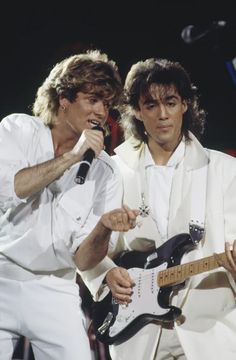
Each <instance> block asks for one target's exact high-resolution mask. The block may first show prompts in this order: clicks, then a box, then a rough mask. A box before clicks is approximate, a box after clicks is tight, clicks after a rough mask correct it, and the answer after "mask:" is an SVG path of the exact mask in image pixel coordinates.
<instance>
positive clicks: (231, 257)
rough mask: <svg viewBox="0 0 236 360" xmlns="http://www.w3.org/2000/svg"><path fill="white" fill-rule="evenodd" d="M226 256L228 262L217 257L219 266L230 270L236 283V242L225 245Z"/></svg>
mask: <svg viewBox="0 0 236 360" xmlns="http://www.w3.org/2000/svg"><path fill="white" fill-rule="evenodd" d="M225 255H226V260H227V261H222V260H221V259H220V257H219V256H218V257H216V259H217V262H218V264H219V266H222V267H224V268H225V269H226V270H228V271H229V272H230V273H231V275H232V276H233V278H234V280H235V281H236V240H234V242H233V244H232V245H231V244H230V243H229V242H226V243H225Z"/></svg>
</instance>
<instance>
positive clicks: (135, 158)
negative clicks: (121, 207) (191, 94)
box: [83, 134, 236, 360]
mask: <svg viewBox="0 0 236 360" xmlns="http://www.w3.org/2000/svg"><path fill="white" fill-rule="evenodd" d="M190 136H191V139H192V141H191V142H190V143H188V144H186V153H185V158H184V161H183V162H182V163H181V164H180V166H178V167H177V168H176V170H175V174H174V178H173V184H172V190H171V197H170V214H169V224H168V238H171V237H172V236H174V235H177V234H180V233H186V232H189V222H190V220H191V219H190V205H189V204H190V201H191V184H192V178H193V176H194V170H196V169H198V168H201V167H203V166H206V165H208V181H207V200H206V220H205V236H204V239H203V240H202V241H201V242H200V244H199V246H198V247H197V249H196V250H193V251H191V252H190V253H188V254H185V255H184V257H183V259H182V261H181V263H183V262H184V263H186V262H189V261H192V260H194V259H201V258H204V257H207V256H211V255H213V254H214V253H221V252H223V251H224V244H225V241H228V242H230V243H232V242H233V241H234V239H236V221H235V220H236V159H235V158H233V157H231V156H229V155H226V154H223V153H221V152H218V151H214V150H206V149H204V148H203V147H202V146H201V144H200V143H199V142H198V141H197V139H196V138H195V137H194V136H193V135H192V134H190ZM134 144H135V140H134V139H132V138H130V139H129V140H127V141H126V142H124V143H123V144H121V145H120V146H119V147H118V148H117V149H116V150H115V152H116V156H115V157H114V159H115V161H116V162H117V164H118V166H119V168H120V170H121V172H122V175H123V181H124V203H125V204H127V205H128V206H129V207H131V208H138V206H139V205H140V193H141V184H140V176H139V173H138V172H139V167H138V164H139V159H140V157H142V156H143V147H141V148H139V149H138V150H135V149H134V147H133V145H134ZM199 191H200V189H199ZM159 241H160V239H159V233H158V231H157V228H156V224H155V223H154V221H153V220H152V219H151V217H147V218H146V220H145V221H143V223H142V225H141V226H140V227H136V228H135V229H134V230H131V231H129V232H128V233H125V234H124V236H121V237H120V238H119V240H118V242H117V243H116V244H115V243H113V244H111V250H112V255H114V254H115V253H117V252H119V251H120V250H121V249H129V250H132V249H136V250H140V251H145V250H148V249H151V248H153V247H155V246H156V244H157V243H159ZM112 267H114V263H112V261H111V259H109V258H105V259H104V260H103V261H102V263H100V264H99V265H98V266H97V267H96V268H94V269H93V270H92V271H90V272H87V273H83V278H84V281H85V282H86V284H87V286H88V287H89V289H90V291H91V292H92V294H93V295H94V297H95V298H98V295H99V292H98V290H99V286H100V285H101V281H102V279H103V277H104V275H105V273H106V271H108V269H110V268H112ZM230 284H231V285H230ZM100 289H101V288H100ZM235 289H236V287H235V283H234V281H233V279H232V277H231V275H230V274H228V273H227V272H226V271H225V270H224V268H218V269H215V270H212V271H211V272H204V273H202V274H199V275H196V276H193V277H192V278H191V279H190V280H189V281H188V282H187V283H186V287H185V288H184V289H183V290H180V291H179V292H178V296H176V297H175V298H174V299H173V301H174V302H175V304H176V305H177V306H178V307H180V308H181V309H182V313H183V315H184V317H185V322H184V323H183V324H181V325H177V324H176V325H175V328H176V331H177V333H178V337H179V339H180V342H181V344H182V347H183V349H184V352H185V354H186V356H187V359H188V360H198V359H199V356H200V357H201V359H203V360H208V359H214V360H222V359H227V360H235V359H236V308H235ZM158 336H159V326H158V325H154V324H149V325H146V326H145V327H144V328H142V329H141V330H140V331H139V332H138V333H137V334H136V335H134V336H133V337H132V338H131V339H130V340H129V341H126V342H124V343H122V344H121V345H117V346H115V349H116V350H117V351H116V352H117V357H115V358H116V359H126V358H127V354H128V353H129V352H130V353H132V358H133V359H135V360H151V359H153V358H154V357H153V356H154V355H153V354H154V353H155V348H156V345H157V341H158Z"/></svg>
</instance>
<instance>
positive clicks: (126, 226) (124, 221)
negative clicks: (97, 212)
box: [100, 205, 139, 231]
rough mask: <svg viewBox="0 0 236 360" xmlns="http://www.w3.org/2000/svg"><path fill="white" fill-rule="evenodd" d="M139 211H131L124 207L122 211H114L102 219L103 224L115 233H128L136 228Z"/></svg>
mask: <svg viewBox="0 0 236 360" xmlns="http://www.w3.org/2000/svg"><path fill="white" fill-rule="evenodd" d="M138 214H139V211H138V210H131V209H130V208H129V207H128V206H126V205H124V206H123V207H122V208H120V209H115V210H112V211H110V212H108V213H106V214H104V215H102V217H101V220H100V222H101V224H102V225H103V226H104V227H105V228H107V229H110V230H113V231H128V230H130V229H133V228H134V227H135V226H136V217H137V216H138Z"/></svg>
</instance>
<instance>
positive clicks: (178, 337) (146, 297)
mask: <svg viewBox="0 0 236 360" xmlns="http://www.w3.org/2000/svg"><path fill="white" fill-rule="evenodd" d="M204 122H205V112H204V111H203V110H202V109H201V108H200V105H199V99H198V94H197V90H196V87H195V86H193V84H192V83H191V80H190V77H189V75H188V73H187V71H186V70H185V69H184V68H183V67H182V66H181V64H179V63H178V62H174V61H169V60H166V59H155V58H151V59H147V60H145V61H139V62H138V63H136V64H135V65H133V66H132V67H131V69H130V71H129V73H128V75H127V78H126V82H125V103H124V104H123V108H122V116H121V125H122V127H123V130H124V134H125V142H124V143H122V144H121V145H119V146H118V147H117V148H116V149H115V153H116V155H115V157H114V159H115V161H116V163H117V165H118V167H119V168H120V170H121V172H122V175H123V182H124V203H125V204H127V205H128V206H130V207H131V208H139V211H140V213H139V216H138V218H137V226H136V227H135V228H134V229H131V230H130V231H128V232H127V233H121V234H120V237H119V241H118V242H111V244H110V249H109V256H110V258H109V259H108V260H107V266H106V267H105V265H104V268H103V270H104V272H103V276H104V277H105V281H103V284H102V287H100V288H99V282H98V281H96V280H97V279H102V278H103V277H102V274H101V273H99V270H100V268H99V269H98V268H97V269H98V271H97V277H96V268H95V269H93V270H92V275H91V272H88V273H87V274H86V273H85V274H84V279H85V281H86V282H87V284H88V286H89V287H90V289H91V292H93V294H94V299H95V300H102V301H101V302H100V303H99V302H97V303H96V306H98V307H99V306H100V309H102V304H103V302H104V301H107V300H106V299H107V298H108V296H109V294H108V295H107V296H106V297H105V299H102V297H101V290H102V289H103V288H104V287H105V284H106V285H108V287H109V289H110V291H111V294H112V299H113V300H112V306H111V307H110V308H109V311H110V312H109V317H108V319H109V321H110V323H109V324H108V325H109V326H108V325H107V322H106V321H104V322H102V321H101V324H100V326H97V328H96V334H97V336H98V337H100V338H101V340H104V339H105V341H107V342H108V343H109V344H113V345H111V346H110V353H111V356H112V359H113V360H118V359H119V360H126V359H127V354H131V355H129V356H131V357H132V359H135V360H154V359H155V360H164V359H165V360H167V359H188V360H198V359H199V358H201V359H203V360H208V359H210V358H212V359H213V358H214V359H217V360H220V359H223V358H225V359H227V360H229V359H230V360H233V359H234V358H235V356H236V342H235V335H236V327H235V324H236V310H235V290H236V286H235V280H236V241H235V239H236V221H235V217H236V196H235V194H236V159H235V158H233V157H231V156H228V155H226V154H223V153H221V152H218V151H213V150H209V149H205V148H203V146H202V145H201V144H200V142H199V140H198V139H199V138H200V136H201V134H202V133H203V130H204ZM197 138H198V139H197ZM156 249H157V251H156ZM123 250H128V251H129V252H128V253H127V254H126V257H124V256H123V257H121V259H120V260H119V261H118V263H116V264H115V263H114V262H113V264H111V263H110V262H111V259H113V258H115V257H116V256H117V254H119V253H120V252H121V251H123ZM133 250H134V251H133ZM130 251H131V253H130ZM214 253H217V254H218V253H221V255H214ZM131 255H132V256H131ZM205 258H206V259H207V260H202V259H205ZM195 260H197V261H196V262H194V261H195ZM180 262H181V263H188V264H189V268H188V267H187V266H185V267H181V265H180ZM103 264H105V260H104V262H103ZM117 265H118V266H117ZM137 268H141V270H138V269H137ZM167 268H168V269H167ZM169 268H170V269H169ZM128 269H129V270H128ZM165 269H167V270H169V272H167V271H166V272H164V273H163V275H162V273H161V271H162V270H165ZM98 275H99V276H98ZM159 275H160V276H159ZM192 275H195V276H192ZM158 276H159V277H158ZM160 278H161V280H162V282H161V280H160ZM178 283H180V286H178ZM161 284H162V285H161ZM167 285H169V286H167ZM174 285H175V286H174ZM172 286H173V287H172ZM104 294H105V295H106V293H105V292H104ZM99 296H100V297H99ZM99 304H100V305H99ZM107 307H108V305H107ZM95 309H96V307H95ZM100 313H102V311H100ZM105 320H107V319H105ZM95 325H99V321H98V322H97V320H96V321H95ZM223 339H224V340H223Z"/></svg>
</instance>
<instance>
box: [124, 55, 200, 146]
mask: <svg viewBox="0 0 236 360" xmlns="http://www.w3.org/2000/svg"><path fill="white" fill-rule="evenodd" d="M152 84H157V85H160V86H161V87H162V88H164V89H168V88H169V87H171V86H174V88H175V89H176V91H177V92H178V94H179V95H180V97H181V99H182V100H185V101H186V103H187V105H188V109H187V111H186V112H185V113H184V115H183V125H182V133H183V134H184V135H185V137H186V139H187V140H190V139H189V134H188V130H190V131H191V132H193V134H194V135H195V136H196V137H197V138H198V139H199V138H200V137H201V135H202V134H203V132H204V125H205V118H206V113H205V111H204V110H203V109H200V106H199V96H198V94H197V88H196V87H195V86H194V85H193V84H192V83H191V80H190V76H189V74H188V73H187V71H186V70H185V69H184V68H183V66H182V65H181V64H180V63H178V62H174V61H170V60H167V59H158V58H150V59H147V60H145V61H139V62H137V63H136V64H134V65H132V67H131V69H130V71H129V72H128V74H127V77H126V81H125V86H124V99H123V103H122V106H121V107H120V114H121V118H120V125H121V127H122V129H123V131H124V137H125V139H127V138H128V137H129V136H131V135H133V136H134V137H135V138H136V139H137V140H140V142H143V141H144V142H147V135H146V132H145V128H144V125H143V122H141V121H139V120H138V119H137V118H136V117H135V114H134V110H139V99H140V96H145V97H151V95H150V87H151V85H152Z"/></svg>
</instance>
